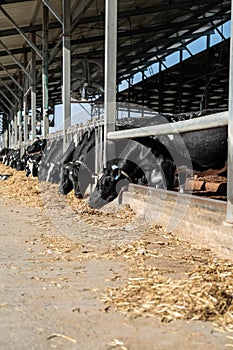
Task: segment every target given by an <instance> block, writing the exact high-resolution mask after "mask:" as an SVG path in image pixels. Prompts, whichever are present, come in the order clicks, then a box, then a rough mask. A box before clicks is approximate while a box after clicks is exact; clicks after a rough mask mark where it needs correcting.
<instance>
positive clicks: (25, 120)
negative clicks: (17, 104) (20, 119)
mask: <svg viewBox="0 0 233 350" xmlns="http://www.w3.org/2000/svg"><path fill="white" fill-rule="evenodd" d="M23 114H24V131H23V134H24V144H25V145H26V143H27V141H28V102H27V96H24V98H23Z"/></svg>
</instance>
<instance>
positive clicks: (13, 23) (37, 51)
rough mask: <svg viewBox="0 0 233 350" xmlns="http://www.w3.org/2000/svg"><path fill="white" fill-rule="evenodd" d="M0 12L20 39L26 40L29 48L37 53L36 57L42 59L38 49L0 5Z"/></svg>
mask: <svg viewBox="0 0 233 350" xmlns="http://www.w3.org/2000/svg"><path fill="white" fill-rule="evenodd" d="M0 11H1V12H2V13H3V15H4V16H5V17H6V18H7V19H8V20H9V22H10V23H11V24H12V25H13V27H14V28H15V29H16V30H17V31H18V32H19V33H20V34H21V35H22V37H23V38H24V39H25V40H26V42H27V43H28V44H29V45H30V46H31V48H32V49H33V50H34V51H35V52H36V53H37V55H38V56H39V57H40V58H42V53H41V51H40V50H39V49H38V47H37V46H36V45H35V44H34V43H33V42H32V41H31V40H30V39H29V38H28V36H27V35H26V34H25V33H24V32H23V30H22V29H21V28H20V27H19V26H18V24H17V23H16V22H15V21H14V20H13V18H12V17H11V16H10V15H9V14H8V13H7V12H6V10H4V8H3V7H2V6H1V5H0Z"/></svg>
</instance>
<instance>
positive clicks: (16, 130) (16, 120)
mask: <svg viewBox="0 0 233 350" xmlns="http://www.w3.org/2000/svg"><path fill="white" fill-rule="evenodd" d="M13 118H14V119H13V128H14V148H18V115H17V111H16V110H15V111H14V116H13Z"/></svg>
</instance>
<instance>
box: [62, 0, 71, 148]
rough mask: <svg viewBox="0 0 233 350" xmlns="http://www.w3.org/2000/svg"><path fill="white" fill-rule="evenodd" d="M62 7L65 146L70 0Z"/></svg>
mask: <svg viewBox="0 0 233 350" xmlns="http://www.w3.org/2000/svg"><path fill="white" fill-rule="evenodd" d="M62 7H63V28H62V34H63V47H62V52H63V81H62V92H63V94H62V101H63V146H64V149H66V147H67V139H66V138H67V134H66V130H67V128H69V127H70V126H71V102H70V84H71V78H70V61H71V46H70V23H71V19H70V16H71V11H70V1H66V0H62Z"/></svg>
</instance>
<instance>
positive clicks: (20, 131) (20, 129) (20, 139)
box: [17, 103, 22, 147]
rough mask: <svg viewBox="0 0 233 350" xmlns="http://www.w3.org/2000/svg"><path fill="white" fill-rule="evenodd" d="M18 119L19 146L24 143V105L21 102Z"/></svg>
mask: <svg viewBox="0 0 233 350" xmlns="http://www.w3.org/2000/svg"><path fill="white" fill-rule="evenodd" d="M17 119H18V132H19V147H21V144H22V107H21V103H20V105H19V110H18V113H17Z"/></svg>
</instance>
